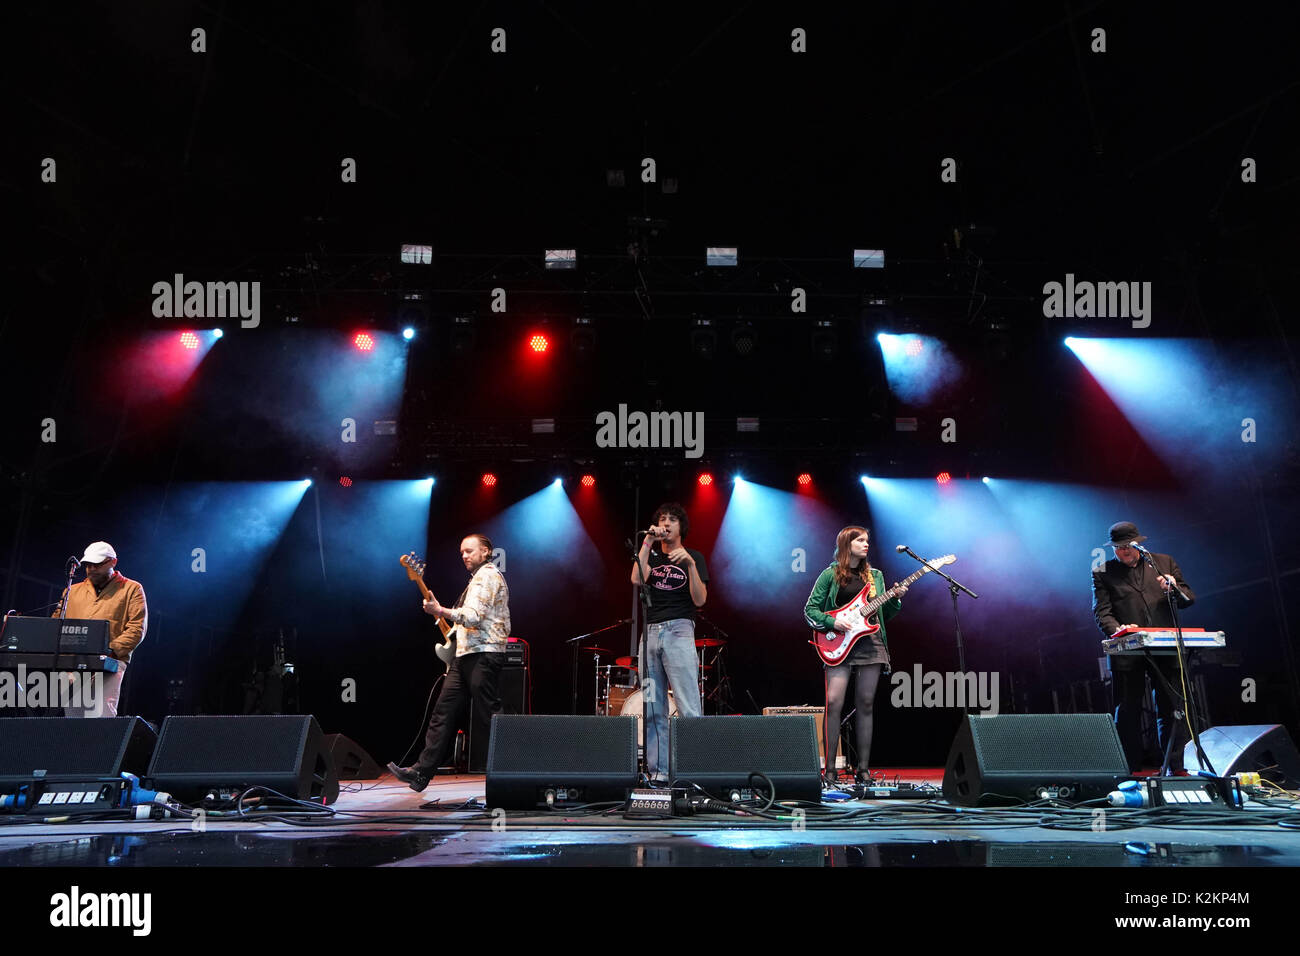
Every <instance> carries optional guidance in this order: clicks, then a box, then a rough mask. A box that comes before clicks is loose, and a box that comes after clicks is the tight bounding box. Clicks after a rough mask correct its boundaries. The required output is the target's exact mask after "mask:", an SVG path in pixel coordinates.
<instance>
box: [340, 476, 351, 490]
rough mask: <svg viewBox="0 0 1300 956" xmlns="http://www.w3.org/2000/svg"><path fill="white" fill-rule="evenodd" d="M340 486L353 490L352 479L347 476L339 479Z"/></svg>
mask: <svg viewBox="0 0 1300 956" xmlns="http://www.w3.org/2000/svg"><path fill="white" fill-rule="evenodd" d="M339 484H340V485H342V486H343V487H344V488H351V487H352V479H351V478H349V477H348V476H347V475H344V476H343V477H342V478H340V479H339Z"/></svg>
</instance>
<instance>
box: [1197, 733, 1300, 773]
mask: <svg viewBox="0 0 1300 956" xmlns="http://www.w3.org/2000/svg"><path fill="white" fill-rule="evenodd" d="M1201 747H1202V749H1204V751H1205V756H1207V757H1209V758H1210V766H1212V767H1213V768H1214V772H1215V773H1217V774H1218V775H1219V776H1220V777H1227V776H1229V775H1231V774H1234V773H1242V772H1249V771H1258V772H1259V773H1261V774H1263V776H1264V777H1265V778H1267V779H1269V780H1272V781H1273V782H1274V783H1276V784H1278V785H1279V786H1282V787H1286V788H1287V789H1294V788H1295V787H1300V753H1297V752H1296V746H1295V742H1294V741H1293V740H1292V739H1291V735H1290V734H1288V733H1287V732H1286V728H1285V727H1283V726H1282V725H1281V724H1239V725H1234V726H1224V727H1211V728H1210V729H1209V730H1202V731H1201ZM1183 761H1184V762H1183V766H1184V767H1186V768H1187V769H1188V770H1194V769H1196V768H1199V767H1200V763H1199V762H1198V761H1197V759H1196V745H1195V744H1194V743H1192V742H1191V741H1188V743H1187V746H1186V747H1184V748H1183Z"/></svg>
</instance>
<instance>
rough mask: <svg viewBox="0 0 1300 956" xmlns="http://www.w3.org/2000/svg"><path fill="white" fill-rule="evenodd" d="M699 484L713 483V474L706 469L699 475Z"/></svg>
mask: <svg viewBox="0 0 1300 956" xmlns="http://www.w3.org/2000/svg"><path fill="white" fill-rule="evenodd" d="M700 484H702V485H711V484H713V476H712V475H710V474H709V473H708V472H707V471H706V472H705V473H704V474H702V475H700Z"/></svg>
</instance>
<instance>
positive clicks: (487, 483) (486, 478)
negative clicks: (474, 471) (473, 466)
mask: <svg viewBox="0 0 1300 956" xmlns="http://www.w3.org/2000/svg"><path fill="white" fill-rule="evenodd" d="M496 483H497V476H496V475H494V474H492V472H490V471H485V472H484V473H483V487H484V488H491V487H492V486H493V485H495V484H496Z"/></svg>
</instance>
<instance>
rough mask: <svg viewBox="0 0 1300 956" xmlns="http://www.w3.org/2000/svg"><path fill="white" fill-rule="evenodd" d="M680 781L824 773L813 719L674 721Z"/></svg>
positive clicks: (756, 718)
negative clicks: (712, 774) (698, 775)
mask: <svg viewBox="0 0 1300 956" xmlns="http://www.w3.org/2000/svg"><path fill="white" fill-rule="evenodd" d="M673 735H674V737H675V739H676V744H675V747H674V749H673V754H674V756H675V757H676V761H677V762H676V763H675V764H673V772H674V773H675V774H676V775H677V776H681V775H683V774H687V775H689V774H690V773H692V772H693V771H710V770H716V769H719V766H722V767H726V768H729V769H730V770H733V771H744V772H745V773H749V772H751V771H755V770H757V771H760V772H762V773H765V774H772V773H801V772H802V773H807V772H808V771H809V770H810V768H811V771H812V772H813V773H817V772H819V770H820V768H821V761H820V759H819V756H818V753H817V726H816V723H815V721H814V718H813V717H810V716H808V717H803V716H799V717H795V716H791V717H696V718H681V717H679V718H678V719H677V720H675V721H673Z"/></svg>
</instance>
